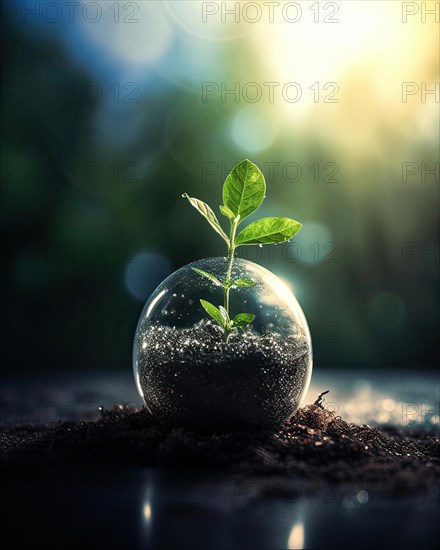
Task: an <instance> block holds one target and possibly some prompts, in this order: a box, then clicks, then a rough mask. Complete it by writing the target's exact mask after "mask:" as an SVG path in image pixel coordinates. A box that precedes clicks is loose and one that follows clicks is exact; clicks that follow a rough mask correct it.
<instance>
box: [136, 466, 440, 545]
mask: <svg viewBox="0 0 440 550" xmlns="http://www.w3.org/2000/svg"><path fill="white" fill-rule="evenodd" d="M142 475H143V476H144V475H145V477H143V483H142V484H139V485H137V486H136V487H137V490H141V491H142V492H143V494H142V498H141V500H140V502H139V506H140V509H139V514H138V517H139V520H140V525H139V527H140V530H139V531H138V546H137V547H139V548H179V549H180V550H187V549H188V550H193V549H194V548H204V549H206V550H223V549H224V548H229V549H231V550H235V549H237V550H238V549H240V550H242V549H245V548H249V549H254V548H260V549H268V550H269V549H272V548H288V549H290V550H298V549H304V548H339V547H344V548H357V550H364V549H365V550H367V549H368V550H369V549H371V548H372V547H382V542H383V538H384V537H386V538H387V539H390V540H392V541H393V547H395V548H400V547H405V548H412V547H414V548H430V547H431V545H430V541H432V540H435V538H436V537H437V535H438V526H437V524H436V522H434V521H432V518H434V517H436V516H435V514H437V510H438V502H437V493H436V492H435V491H433V492H431V493H429V494H424V495H420V496H419V497H417V498H415V497H413V498H405V499H399V498H396V497H385V496H383V495H379V494H374V493H370V492H368V491H366V490H365V489H364V488H363V487H362V486H359V485H358V486H349V487H348V486H345V487H344V486H342V485H341V486H337V487H336V486H330V485H329V486H327V487H325V486H323V487H322V488H321V489H320V490H317V491H316V493H314V494H312V493H310V494H308V495H307V496H306V495H301V491H300V488H299V487H298V492H297V493H296V496H292V495H293V494H292V495H291V496H287V495H285V494H284V496H282V497H281V496H280V498H274V494H272V493H269V495H272V496H269V497H268V492H267V489H270V488H271V487H272V484H271V481H270V480H264V479H262V478H261V477H258V478H254V477H252V479H246V480H244V479H243V477H242V476H241V475H237V476H234V475H232V474H231V473H226V472H213V471H211V472H203V473H202V472H200V473H199V474H196V473H195V472H194V471H193V472H192V473H191V474H190V473H189V472H187V471H186V472H183V471H174V472H173V471H165V470H150V469H148V470H147V471H146V472H145V474H144V473H142ZM421 507H422V508H423V510H424V513H423V514H420V509H421ZM153 516H154V518H153ZM402 517H405V518H406V521H404V522H402ZM306 531H307V535H306ZM306 538H307V540H306ZM244 539H246V541H245V543H243V540H244ZM419 543H420V544H419Z"/></svg>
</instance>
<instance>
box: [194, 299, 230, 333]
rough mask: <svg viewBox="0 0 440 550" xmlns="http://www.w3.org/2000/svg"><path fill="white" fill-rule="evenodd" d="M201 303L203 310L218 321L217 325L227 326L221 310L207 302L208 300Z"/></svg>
mask: <svg viewBox="0 0 440 550" xmlns="http://www.w3.org/2000/svg"><path fill="white" fill-rule="evenodd" d="M200 303H201V304H202V306H203V309H204V310H205V311H206V313H207V314H208V315H210V316H211V317H212V318H213V319H214V321H217V323H218V324H219V325H220V326H221V327H224V326H225V324H224V321H223V316H222V314H221V313H220V310H219V309H217V308H216V307H215V306H214V305H213V304H211V303H210V302H207V301H206V300H200Z"/></svg>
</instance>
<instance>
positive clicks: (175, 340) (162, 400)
mask: <svg viewBox="0 0 440 550" xmlns="http://www.w3.org/2000/svg"><path fill="white" fill-rule="evenodd" d="M227 265H228V263H227V259H226V258H208V259H204V260H199V261H196V262H193V263H190V264H188V265H186V266H184V267H182V268H181V269H179V270H177V271H175V272H174V273H173V274H172V275H170V276H169V277H168V278H167V279H165V280H164V281H163V282H162V283H161V284H160V285H159V286H158V287H157V289H156V290H155V291H154V292H153V294H152V295H151V297H150V299H149V300H148V301H147V303H146V304H145V307H144V309H143V311H142V314H141V317H140V319H139V323H138V327H137V330H136V335H135V340H134V349H133V364H134V374H135V379H136V383H137V387H138V390H139V393H140V395H141V396H142V398H143V399H144V402H145V405H146V407H147V408H148V409H149V411H150V412H151V413H152V414H153V415H154V416H155V417H156V418H157V419H158V420H159V421H160V422H163V423H166V424H168V425H171V426H176V427H177V426H183V427H186V428H189V429H194V430H199V429H201V430H208V431H212V432H214V431H226V430H240V429H245V430H261V429H277V428H279V427H280V426H281V425H282V424H283V423H284V422H285V421H286V420H288V419H289V418H290V416H291V415H292V414H293V413H294V412H295V411H296V409H297V408H298V407H299V405H300V403H301V400H302V399H303V397H304V395H305V393H306V391H307V388H308V386H309V383H310V377H311V373H312V346H311V339H310V332H309V329H308V326H307V321H306V319H305V317H304V314H303V312H302V310H301V307H300V306H299V304H298V302H297V300H296V298H295V296H294V295H293V293H292V291H291V290H290V289H289V288H288V287H287V286H286V284H285V283H283V281H281V279H279V278H278V277H277V276H276V275H274V274H273V273H271V272H270V271H268V270H267V269H265V268H264V267H261V266H260V265H257V264H255V263H253V262H250V261H247V260H242V259H239V258H235V259H234V261H233V267H232V275H231V279H232V280H237V279H251V280H252V281H253V282H254V283H255V286H253V287H242V286H237V287H231V289H230V293H229V314H230V317H231V318H233V317H234V316H235V315H236V314H238V313H251V314H254V315H255V319H254V320H253V322H252V323H250V324H249V325H247V326H246V327H245V328H243V329H238V330H237V329H236V330H233V331H232V332H231V333H230V335H229V337H228V339H227V341H226V342H225V341H224V338H223V329H222V328H221V327H220V325H219V324H218V323H217V322H216V321H215V320H214V319H212V318H211V317H209V315H208V314H207V312H206V311H205V310H204V309H203V307H202V305H201V303H200V299H203V300H207V301H208V302H211V303H212V304H214V305H215V306H217V307H218V306H219V305H223V304H224V295H223V288H222V287H221V286H216V285H215V284H214V283H213V282H212V281H211V280H209V279H208V278H206V277H204V276H201V275H200V274H198V273H196V272H195V271H194V270H193V269H192V268H198V269H201V270H203V271H206V272H208V273H211V274H212V275H214V276H215V277H217V279H219V280H220V281H222V282H223V281H224V280H225V276H226V272H227Z"/></svg>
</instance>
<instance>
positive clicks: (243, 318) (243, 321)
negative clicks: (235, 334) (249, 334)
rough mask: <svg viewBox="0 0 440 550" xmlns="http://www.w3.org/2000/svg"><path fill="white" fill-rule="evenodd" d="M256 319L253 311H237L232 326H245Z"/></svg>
mask: <svg viewBox="0 0 440 550" xmlns="http://www.w3.org/2000/svg"><path fill="white" fill-rule="evenodd" d="M254 319H255V315H252V313H237V315H236V316H235V317H234V319H233V320H232V326H233V327H236V328H239V327H244V326H246V325H249V324H250V323H252V321H253V320H254Z"/></svg>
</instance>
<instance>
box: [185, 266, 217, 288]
mask: <svg viewBox="0 0 440 550" xmlns="http://www.w3.org/2000/svg"><path fill="white" fill-rule="evenodd" d="M191 269H192V270H193V271H195V272H196V273H198V274H199V275H202V277H206V278H207V279H209V280H210V281H212V282H213V283H214V284H215V285H217V286H221V287H222V286H223V285H222V283H221V282H220V281H219V280H218V279H217V277H214V275H211V273H208V272H207V271H203V269H198V268H197V267H192V268H191Z"/></svg>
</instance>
